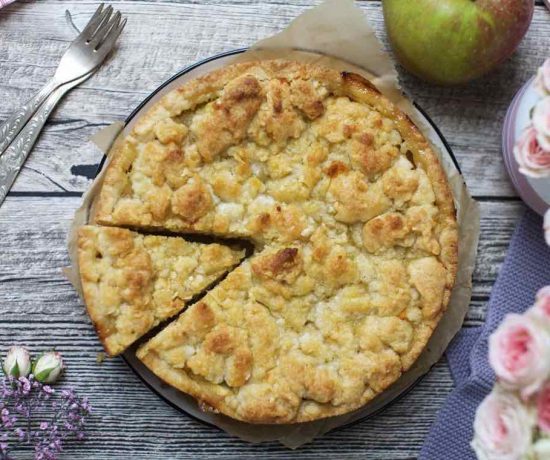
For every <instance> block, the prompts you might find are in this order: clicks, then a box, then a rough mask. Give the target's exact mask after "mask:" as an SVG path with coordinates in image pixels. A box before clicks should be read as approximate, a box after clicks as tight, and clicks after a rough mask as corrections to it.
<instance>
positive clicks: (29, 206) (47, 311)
mask: <svg viewBox="0 0 550 460" xmlns="http://www.w3.org/2000/svg"><path fill="white" fill-rule="evenodd" d="M97 3H98V2H97V1H89V0H71V1H54V0H40V1H24V0H19V1H17V2H16V3H14V4H12V5H10V6H9V7H7V8H5V9H2V10H1V11H0V95H1V98H2V103H1V104H0V120H2V119H5V118H6V117H7V116H8V115H9V114H10V113H11V112H12V111H13V110H14V109H15V108H16V107H18V106H19V105H20V104H21V103H22V102H23V101H24V100H25V99H27V98H28V97H30V95H31V94H33V93H34V92H35V91H36V90H37V89H38V88H39V87H40V86H41V85H42V84H43V83H45V82H46V80H47V79H48V78H49V77H50V76H51V75H53V72H54V70H55V67H56V65H57V63H58V60H59V57H60V56H61V54H62V53H63V51H64V50H65V48H66V47H67V44H68V42H69V41H70V40H71V39H72V37H73V32H72V31H71V30H70V29H69V27H68V26H67V25H66V23H65V20H64V17H63V15H64V11H65V9H69V10H71V11H72V12H73V13H74V18H75V22H76V23H77V24H83V23H84V22H85V21H86V20H87V18H88V17H89V16H90V14H91V13H92V12H93V11H94V10H95V8H96V7H97ZM111 3H113V4H114V5H115V6H116V7H117V8H119V9H120V10H121V11H122V12H123V13H124V14H125V15H127V16H128V26H127V28H126V30H125V31H124V34H123V38H122V40H121V43H120V46H119V49H118V51H117V52H116V55H115V56H114V57H113V58H112V59H111V60H110V62H109V63H108V64H106V65H104V66H103V67H102V68H101V70H100V71H99V72H98V73H97V75H95V76H94V77H93V78H91V79H90V80H88V81H87V82H86V83H84V84H83V85H82V86H80V87H78V88H77V89H75V90H73V91H72V92H71V93H69V95H68V96H67V97H66V98H65V99H64V101H63V102H62V103H61V105H60V106H59V108H58V109H57V111H56V112H55V113H54V115H53V117H52V118H51V119H50V121H49V123H48V125H47V126H46V128H45V130H44V132H43V133H42V135H41V137H40V140H39V142H38V144H37V145H36V147H35V149H34V151H33V153H32V155H31V156H30V158H29V160H28V161H27V163H26V165H25V167H24V169H23V171H22V172H21V174H20V175H19V178H18V179H17V182H16V183H15V186H14V187H13V189H12V191H11V193H10V194H9V196H8V198H7V199H6V201H5V202H4V204H3V205H2V206H1V207H0V235H1V236H0V264H1V265H0V350H1V352H2V353H4V350H5V349H6V348H7V347H8V346H9V345H10V344H13V343H22V344H26V345H28V346H29V347H30V349H31V350H32V351H34V352H38V351H41V350H44V349H47V348H51V347H56V348H57V349H59V350H60V351H62V352H63V353H64V355H65V356H66V359H67V362H68V372H67V382H69V383H70V384H72V385H74V386H75V387H76V389H77V390H78V391H79V392H81V393H83V394H87V395H89V396H90V398H91V400H92V402H93V405H94V408H95V413H94V416H93V418H92V419H91V422H90V424H89V439H88V441H87V442H86V444H84V445H79V446H71V445H69V446H68V447H67V450H66V452H65V454H64V457H63V458H71V459H108V458H109V459H110V458H117V459H119V458H120V459H122V458H132V459H152V458H155V459H156V458H159V459H160V458H162V459H176V458H178V459H181V458H213V457H224V458H227V457H234V458H257V457H259V456H260V455H261V456H265V457H275V456H277V457H286V458H312V459H313V458H320V457H322V458H334V457H338V458H344V457H345V458H361V459H363V458H384V459H404V458H415V457H416V456H417V454H418V452H419V450H420V447H421V445H422V442H423V440H424V437H425V436H426V433H427V432H428V429H429V427H430V425H431V423H432V422H433V420H434V418H435V416H436V413H437V410H438V409H439V407H440V406H441V404H442V403H443V401H444V400H445V397H446V396H447V394H448V393H449V392H450V391H451V389H452V388H453V382H452V379H451V376H450V373H449V369H448V366H447V363H446V361H445V359H442V360H441V362H440V363H439V364H437V365H436V366H435V367H434V369H433V370H432V371H431V372H430V373H429V374H428V376H427V377H426V378H424V380H423V381H422V382H421V383H420V384H419V385H418V386H417V387H416V388H415V389H414V390H413V391H412V392H411V393H410V394H408V395H407V396H406V397H404V398H403V399H402V400H400V401H399V402H397V403H395V404H394V405H392V406H391V407H389V408H388V409H387V410H385V411H384V412H383V413H382V414H380V415H378V416H376V417H374V418H372V419H371V420H368V421H365V422H362V423H359V424H357V425H354V426H352V427H348V428H345V429H341V430H338V431H335V432H333V433H330V434H327V435H325V436H324V437H322V438H321V439H318V440H316V441H315V442H314V443H312V444H310V445H307V446H304V447H302V448H301V449H299V450H297V451H289V450H287V449H285V448H284V447H282V446H281V445H279V444H278V443H271V444H264V445H259V446H258V445H250V444H247V443H245V442H242V441H240V440H238V439H234V438H231V437H230V436H228V435H226V434H225V433H224V432H222V431H220V430H218V429H216V428H212V427H209V426H205V425H203V424H201V423H199V422H197V421H195V420H193V419H191V418H189V417H187V416H185V415H183V414H181V413H179V412H178V411H176V410H175V409H173V408H172V407H170V406H169V405H168V404H166V403H165V402H163V401H162V400H160V399H159V398H158V397H157V396H156V395H155V394H153V393H152V392H150V391H149V390H148V389H147V388H146V387H144V385H143V384H142V383H141V382H140V381H139V380H138V378H137V377H135V376H134V374H133V373H132V371H131V370H130V369H129V368H128V367H127V366H126V364H125V363H124V362H123V360H122V359H119V358H117V359H107V360H106V361H104V362H103V363H101V364H100V363H98V362H96V358H97V354H98V352H100V351H101V345H100V344H99V342H98V340H97V339H96V336H95V333H94V331H93V329H92V327H91V324H90V321H89V320H88V317H87V316H86V314H85V311H84V308H83V305H82V303H81V301H80V300H79V298H78V297H77V295H76V293H75V292H74V290H73V288H72V286H71V285H70V284H69V282H68V281H67V280H66V279H65V278H64V276H63V274H62V273H61V267H64V266H66V265H67V264H68V257H67V251H66V245H65V239H66V234H67V229H68V226H69V222H70V220H71V218H72V215H73V212H74V210H75V209H76V208H77V207H78V205H79V203H80V197H81V194H82V192H83V191H84V190H85V189H86V188H87V186H88V184H89V182H90V178H91V177H93V176H94V174H95V171H96V168H97V164H98V163H99V161H100V157H101V154H100V152H99V151H98V150H97V149H96V148H95V147H94V146H93V145H92V144H91V143H90V142H88V138H89V137H90V136H91V135H92V134H93V133H95V132H96V131H97V130H98V129H100V128H102V127H104V126H106V125H108V124H110V123H112V122H113V121H115V120H123V119H124V118H125V117H126V116H127V115H128V114H129V113H130V111H131V110H132V109H133V108H134V107H136V106H137V105H138V104H139V102H140V101H141V100H142V99H143V98H144V97H145V96H147V95H148V94H149V93H150V92H151V91H152V90H154V89H155V88H156V87H157V86H158V85H159V84H160V83H162V82H163V81H164V80H165V79H167V78H168V77H170V76H171V75H173V74H174V73H175V72H177V71H178V70H180V69H181V68H183V67H185V66H187V65H188V64H191V63H193V62H195V61H197V60H198V59H201V58H204V57H207V56H211V55H213V54H216V53H219V52H221V51H227V50H231V49H234V48H240V47H243V46H247V45H250V44H252V43H253V42H254V41H255V40H257V39H259V38H261V37H264V36H267V35H270V34H273V33H275V32H277V31H278V30H280V29H281V28H283V27H284V26H285V25H286V24H287V23H288V22H289V21H290V20H291V19H293V18H294V17H296V16H297V15H298V14H299V13H301V12H302V11H303V10H305V9H306V8H308V7H310V6H311V5H313V4H315V3H316V2H312V1H307V0H287V1H278V0H269V1H268V0H257V1H253V2H252V1H250V2H249V1H246V0H231V1H221V0H203V1H196V0H183V1H177V0H173V1H170V0H166V1H153V0H150V1H145V0H142V1H134V2H132V1H113V2H111ZM358 3H359V5H360V7H361V8H362V9H363V10H364V11H365V12H366V13H367V15H368V17H369V19H370V20H371V22H372V23H373V25H374V26H375V28H376V31H377V33H378V35H379V37H380V38H381V39H382V41H383V42H384V43H385V44H386V46H387V41H386V39H385V33H384V30H383V21H382V10H381V4H380V2H379V1H361V2H358ZM548 55H550V12H549V11H547V10H546V9H545V7H544V6H543V3H542V1H540V0H537V4H536V10H535V16H534V19H533V23H532V24H531V28H530V30H529V33H528V34H527V36H526V38H525V39H524V40H523V42H522V44H521V46H520V48H519V51H518V52H517V53H516V54H515V55H514V56H513V57H512V59H510V60H509V61H508V62H506V63H505V64H504V65H503V66H502V67H500V69H499V70H497V71H496V72H495V73H493V74H492V75H490V76H488V77H486V78H484V79H482V80H479V81H477V82H475V83H473V84H471V85H468V86H466V87H463V88H436V87H433V86H431V85H428V84H426V83H423V82H420V81H419V80H417V79H415V78H414V77H412V76H410V75H408V74H406V73H405V72H404V71H403V69H399V70H400V74H401V77H402V82H403V86H404V87H405V88H406V90H407V91H408V93H409V94H410V95H411V96H412V97H413V98H414V99H415V100H416V101H417V102H418V103H419V104H420V105H421V106H422V107H423V108H424V109H425V110H426V112H427V113H428V114H429V115H430V116H431V118H432V119H433V120H434V121H435V122H436V123H437V125H438V126H439V127H440V129H441V131H442V132H443V134H444V135H445V136H446V138H447V139H448V141H449V143H450V145H451V146H452V148H453V150H454V152H455V154H456V156H457V158H458V161H459V163H460V165H461V167H462V170H463V173H464V177H465V179H466V182H467V184H468V186H469V188H470V191H471V193H472V194H473V195H474V196H475V197H476V198H477V200H478V201H479V202H480V205H481V214H482V220H481V242H480V245H479V255H478V260H477V267H476V269H475V273H474V277H473V285H474V289H473V297H472V302H471V307H470V312H469V314H468V318H467V320H466V323H465V326H466V327H472V326H478V325H480V324H481V323H482V322H483V319H484V315H485V306H486V303H487V300H488V297H489V293H490V290H491V286H492V285H493V282H494V281H495V277H496V276H497V273H498V271H499V267H500V264H501V262H502V260H503V258H504V255H505V252H506V248H507V246H508V243H509V240H510V236H511V234H512V231H513V229H514V226H515V224H516V222H517V220H518V218H519V216H520V215H521V213H522V212H523V210H524V205H523V204H522V202H521V201H520V200H519V199H518V197H517V195H516V193H515V192H514V190H513V188H512V186H511V184H510V182H509V180H508V177H507V175H506V172H505V170H504V165H503V162H502V157H501V148H500V145H501V127H502V121H503V117H504V114H505V111H506V109H507V107H508V105H509V103H510V101H511V99H512V97H513V95H514V93H515V92H516V91H517V90H518V89H519V88H520V86H521V85H522V84H523V82H525V81H526V80H527V79H528V78H529V77H530V76H531V75H532V74H533V72H534V70H535V69H536V67H537V66H538V65H540V64H541V63H542V62H543V60H544V58H545V57H547V56H548Z"/></svg>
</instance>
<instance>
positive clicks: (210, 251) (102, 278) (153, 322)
mask: <svg viewBox="0 0 550 460" xmlns="http://www.w3.org/2000/svg"><path fill="white" fill-rule="evenodd" d="M243 257H244V250H235V249H232V248H230V247H228V246H224V245H220V244H202V243H195V242H189V241H186V240H185V239H183V238H179V237H167V236H156V235H141V234H138V233H136V232H133V231H130V230H127V229H124V228H117V227H100V226H93V225H87V226H83V227H81V228H80V229H79V233H78V262H79V267H80V276H81V282H82V289H83V293H84V300H85V302H86V307H87V309H88V314H89V315H90V318H91V320H92V322H93V323H94V326H95V328H96V330H97V332H98V335H99V338H100V340H101V341H102V343H103V345H104V347H105V350H106V351H107V353H109V355H111V356H114V355H118V354H120V353H122V352H123V351H124V350H125V349H126V348H127V347H128V346H130V345H131V344H132V343H133V342H134V341H136V340H137V339H138V338H140V337H141V336H143V335H144V334H145V333H147V332H148V331H149V330H151V329H152V328H153V327H155V326H157V325H158V324H159V323H160V322H161V321H163V320H166V319H168V318H170V317H172V316H174V315H175V314H177V313H179V312H180V311H181V310H182V309H183V308H184V306H185V304H186V302H187V301H189V300H190V299H191V298H192V297H193V296H194V295H196V294H199V293H200V292H201V291H203V290H204V289H205V288H207V287H208V286H209V285H211V284H212V283H213V282H215V281H216V280H217V279H219V278H220V277H222V276H223V275H224V274H225V273H227V272H228V271H229V270H231V269H232V268H233V267H234V266H235V265H237V264H238V263H239V262H240V261H241V260H242V258H243Z"/></svg>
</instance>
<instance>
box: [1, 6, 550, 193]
mask: <svg viewBox="0 0 550 460" xmlns="http://www.w3.org/2000/svg"><path fill="white" fill-rule="evenodd" d="M112 3H114V4H115V5H117V6H118V7H119V8H120V9H121V10H122V11H123V12H124V13H125V14H127V15H128V16H129V23H128V26H127V29H126V30H125V32H124V36H123V40H122V42H121V44H120V47H119V49H118V51H117V53H116V55H115V56H114V57H113V59H111V62H109V64H108V65H105V66H104V67H103V68H102V69H101V70H100V71H99V72H98V74H97V75H95V76H94V77H93V78H92V79H91V80H89V81H88V82H86V83H85V84H83V85H82V86H81V87H79V88H77V89H76V90H74V91H73V92H72V93H70V94H69V95H68V96H67V98H66V99H65V100H64V101H63V102H62V104H61V106H60V107H59V109H58V110H57V111H56V113H55V114H54V116H53V118H52V120H51V122H50V124H49V125H48V126H47V127H46V130H45V132H44V133H43V135H42V136H41V138H40V141H39V142H38V144H37V146H36V148H35V150H34V152H33V154H32V155H31V158H30V159H29V161H28V162H27V165H26V167H25V168H24V170H23V172H22V173H21V175H20V177H19V179H18V181H17V183H16V185H15V187H14V190H17V191H44V190H46V191H61V190H72V191H82V190H84V189H85V188H86V186H87V184H88V179H87V178H86V177H85V176H84V175H79V173H80V174H83V171H82V170H81V169H80V170H79V169H78V168H77V169H76V170H75V169H74V165H93V164H96V163H97V162H98V161H99V158H100V154H99V152H97V151H96V150H95V148H94V147H93V146H91V145H90V144H87V143H86V140H87V139H88V138H89V136H90V135H91V134H92V133H93V132H95V131H96V130H97V129H98V128H100V127H101V126H105V125H107V124H109V123H111V122H112V121H115V120H120V119H123V118H125V117H126V116H127V115H128V114H129V113H130V111H131V110H132V109H133V108H134V107H135V106H136V105H137V104H138V103H139V102H140V101H141V100H142V99H143V98H144V97H145V96H146V95H147V94H148V93H149V92H150V91H152V90H153V89H154V88H155V87H157V86H158V85H159V84H160V83H161V82H162V81H164V80H165V79H166V78H168V77H169V76H171V75H172V74H174V73H175V72H176V71H177V70H179V69H181V68H183V67H185V66H186V65H189V64H191V63H193V62H195V61H196V60H197V59H199V58H203V57H207V56H210V55H213V54H215V53H218V52H221V51H225V50H229V49H234V48H239V47H242V46H247V45H249V44H251V43H253V42H254V41H255V40H257V39H258V38H261V37H263V36H266V35H269V34H272V33H274V32H276V31H278V30H280V29H281V28H283V27H284V26H285V25H286V24H287V23H288V22H289V21H290V20H291V19H292V18H294V17H295V16H296V15H298V14H299V13H300V12H301V11H303V10H304V9H306V8H307V7H308V6H310V5H312V4H315V3H318V2H317V1H311V2H310V1H301V0H293V1H291V2H277V1H258V2H244V1H243V2H230V3H228V2H221V1H213V0H209V1H205V2H189V1H182V2H175V1H174V2H144V1H141V2H112ZM95 6H96V2H95V1H89V0H81V1H76V0H70V1H63V2H52V1H41V2H17V3H15V4H13V5H10V6H9V7H8V8H6V9H5V10H3V11H2V12H0V43H2V44H3V45H4V46H0V74H1V75H2V76H3V81H2V84H1V85H0V94H1V95H2V98H3V104H2V105H1V106H0V119H3V118H5V117H7V116H8V115H9V114H10V113H11V111H12V110H13V109H14V108H15V107H17V105H18V104H20V103H21V102H22V101H23V100H24V99H26V98H27V97H29V96H30V95H31V94H32V93H33V92H34V91H35V90H36V89H38V87H39V86H40V84H42V83H44V82H45V81H46V79H47V78H48V76H49V75H51V74H52V73H53V71H54V69H55V66H56V64H57V62H58V58H59V56H60V55H61V54H62V52H63V50H64V49H65V47H66V46H67V43H68V41H69V40H70V39H71V38H72V33H71V32H70V30H69V29H68V27H67V26H66V25H65V22H64V19H63V11H64V9H66V8H68V9H70V10H71V11H73V12H74V15H75V20H76V21H77V23H83V22H84V21H85V20H86V18H87V17H88V16H89V15H90V13H91V12H92V11H93V10H94V8H95ZM360 6H361V7H362V8H363V9H364V10H365V11H366V12H367V14H368V16H369V18H370V20H371V21H372V23H373V25H374V27H375V28H376V30H377V32H378V35H379V36H380V38H382V40H383V41H384V43H385V44H386V46H387V42H386V41H385V35H384V32H383V22H382V15H381V7H380V3H379V2H375V1H365V2H361V3H360ZM549 19H550V14H549V12H548V11H547V10H546V9H545V8H544V7H543V6H542V5H540V6H537V8H536V14H535V17H534V20H533V24H532V25H531V29H530V31H529V33H528V35H527V37H526V38H525V40H524V41H523V43H522V45H521V46H520V50H519V52H518V53H516V55H515V56H514V57H513V58H512V59H511V60H510V61H508V62H507V63H505V64H504V65H503V66H502V67H501V68H500V69H499V70H498V71H497V72H496V73H494V74H493V75H490V76H488V77H487V78H484V79H482V80H480V81H478V82H476V83H474V84H472V85H469V86H467V87H465V88H450V89H449V88H434V87H433V86H431V85H427V84H424V83H422V82H420V81H418V80H417V79H415V78H414V77H411V76H410V75H408V74H406V73H405V72H404V71H401V74H402V76H403V84H404V87H405V88H406V90H407V91H408V92H409V94H411V96H413V97H414V98H415V99H416V100H417V101H418V102H419V103H420V104H421V106H422V107H423V108H424V109H425V110H426V111H427V113H428V114H429V115H430V116H431V117H432V118H433V119H434V121H435V122H436V123H437V124H438V125H439V127H440V128H441V130H442V132H443V134H444V135H446V136H447V138H448V140H449V141H450V143H451V146H452V147H453V149H454V151H455V153H456V155H457V156H458V158H459V161H460V163H461V166H462V168H463V170H464V174H465V177H466V181H467V182H468V185H469V186H470V188H471V190H472V193H474V194H475V195H481V196H514V195H515V192H514V191H513V190H512V188H511V185H510V183H509V181H508V179H507V177H506V175H505V173H504V169H503V165H502V161H501V156H500V129H501V124H502V119H503V116H504V113H505V110H506V108H507V106H508V104H509V102H510V100H511V98H512V97H513V95H514V93H515V91H516V90H517V89H518V88H519V87H520V86H521V84H522V83H523V82H524V81H525V80H526V79H527V78H528V77H529V76H530V75H531V74H532V72H533V71H534V69H535V68H536V66H538V65H539V64H540V63H541V62H542V60H543V59H544V58H545V57H546V55H547V52H548V49H549V47H550V21H549ZM35 30H40V34H37V33H34V31H35ZM44 37H46V38H44ZM138 50H139V51H138ZM401 70H402V69H401ZM449 107H452V109H449ZM466 112H467V113H468V117H464V116H463V114H464V113H466ZM92 170H93V168H88V169H87V170H85V171H86V172H88V173H89V172H91V171H92Z"/></svg>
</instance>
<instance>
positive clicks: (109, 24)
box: [0, 3, 126, 155]
mask: <svg viewBox="0 0 550 460" xmlns="http://www.w3.org/2000/svg"><path fill="white" fill-rule="evenodd" d="M111 16H112V17H111ZM125 25H126V19H124V20H122V21H121V14H120V12H118V11H117V12H116V13H115V14H114V15H113V8H112V7H111V6H108V7H107V8H105V7H104V4H103V3H102V4H101V5H100V6H99V8H98V9H97V10H96V12H95V13H94V15H93V16H92V17H91V19H90V21H89V22H88V24H87V25H86V27H84V29H83V30H82V32H81V33H80V35H78V37H76V39H75V40H74V41H73V42H72V43H71V45H70V46H69V48H68V49H67V51H65V54H63V56H62V57H61V61H60V62H59V66H58V67H57V70H56V72H55V74H54V76H53V78H52V79H51V80H50V81H48V82H47V83H46V84H45V85H44V87H43V88H42V89H41V90H40V91H38V93H37V94H36V95H35V96H34V97H33V98H32V99H30V100H29V101H28V102H27V103H26V104H24V105H23V106H22V107H21V109H20V110H18V111H17V112H16V113H14V114H13V115H12V116H11V117H9V118H8V119H7V120H6V121H5V122H4V123H2V124H1V125H0V155H1V154H2V153H3V152H4V150H5V149H6V147H8V145H10V144H11V142H12V141H13V140H14V139H15V137H16V136H17V134H18V133H19V131H21V130H22V129H23V127H24V126H25V125H26V124H27V122H28V121H29V120H30V118H31V117H32V116H33V114H34V112H36V110H37V109H38V107H40V105H41V104H42V103H43V102H44V101H45V100H46V98H47V97H48V96H49V95H50V94H51V93H52V92H53V91H55V90H56V89H57V88H59V87H60V86H62V85H64V84H66V83H69V82H71V81H74V80H77V79H79V78H80V77H82V76H83V75H86V74H88V73H90V72H91V71H93V70H94V69H95V68H97V67H98V66H99V65H100V64H101V63H102V62H103V60H104V59H105V57H106V56H107V54H109V51H111V49H112V48H113V45H114V44H115V41H116V39H117V38H118V36H119V35H120V33H121V32H122V29H123V28H124V26H125Z"/></svg>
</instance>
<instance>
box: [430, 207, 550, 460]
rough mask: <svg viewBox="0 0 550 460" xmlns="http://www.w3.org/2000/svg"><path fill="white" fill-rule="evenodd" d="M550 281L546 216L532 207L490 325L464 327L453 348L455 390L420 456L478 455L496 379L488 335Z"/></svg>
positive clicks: (495, 295) (491, 308) (503, 273)
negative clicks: (482, 411)
mask: <svg viewBox="0 0 550 460" xmlns="http://www.w3.org/2000/svg"><path fill="white" fill-rule="evenodd" d="M549 284H550V248H549V247H548V246H547V245H546V243H545V241H544V236H543V232H542V219H541V217H540V216H538V215H536V214H535V213H533V212H532V211H526V213H525V214H524V216H523V217H522V218H521V220H520V222H519V224H518V226H517V228H516V230H515V232H514V235H513V236H512V242H511V243H510V248H509V249H508V254H507V255H506V259H505V260H504V264H503V265H502V268H501V269H500V272H499V275H498V278H497V280H496V282H495V285H494V286H493V290H492V291H491V299H490V300H489V305H488V310H487V318H486V320H485V324H484V325H483V326H480V327H475V328H464V329H462V330H461V331H460V332H459V333H458V334H457V336H456V337H455V339H454V340H453V341H452V342H451V344H450V345H449V348H448V349H447V359H448V361H449V367H450V369H451V374H452V377H453V380H454V382H455V389H454V390H453V391H452V392H451V394H450V395H449V396H448V398H447V400H446V401H445V403H444V404H443V407H442V408H441V410H440V411H439V414H438V415H437V418H436V420H435V422H434V424H433V425H432V427H431V429H430V432H429V433H428V436H427V438H426V440H425V442H424V446H423V447H422V451H421V452H420V457H419V459H420V460H441V459H446V458H452V459H453V460H475V458H476V457H475V454H474V452H473V450H472V449H471V448H470V441H471V440H472V437H473V424H474V416H475V412H476V409H477V406H478V405H479V404H480V403H481V401H482V400H483V398H485V396H486V395H487V394H488V393H489V392H490V391H491V389H492V387H493V384H494V382H495V375H494V373H493V371H492V369H491V367H490V366H489V361H488V358H487V351H488V345H487V339H488V338H489V335H490V334H491V333H492V332H493V331H494V330H495V329H496V328H497V327H498V325H499V324H500V322H501V321H502V320H503V318H504V316H506V314H508V313H512V312H523V311H525V310H526V309H527V308H529V307H530V306H531V305H532V304H533V302H534V299H535V294H536V293H537V291H538V290H539V289H540V288H541V287H543V286H546V285H549Z"/></svg>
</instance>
